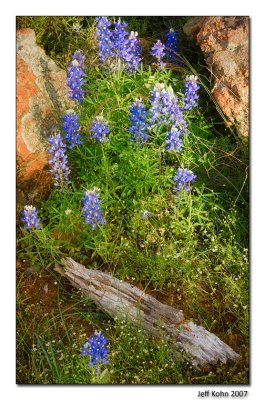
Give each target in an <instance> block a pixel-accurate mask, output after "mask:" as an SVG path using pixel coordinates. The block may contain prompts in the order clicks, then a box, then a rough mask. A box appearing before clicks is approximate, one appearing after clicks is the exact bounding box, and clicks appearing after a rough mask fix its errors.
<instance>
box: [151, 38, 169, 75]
mask: <svg viewBox="0 0 265 400" xmlns="http://www.w3.org/2000/svg"><path fill="white" fill-rule="evenodd" d="M151 55H152V56H154V57H155V58H156V59H157V65H158V68H159V71H161V72H162V71H164V70H165V66H166V63H164V62H163V60H162V58H163V57H164V56H165V46H164V45H163V43H162V42H161V40H158V41H157V42H156V43H155V44H154V46H153V47H152V49H151Z"/></svg>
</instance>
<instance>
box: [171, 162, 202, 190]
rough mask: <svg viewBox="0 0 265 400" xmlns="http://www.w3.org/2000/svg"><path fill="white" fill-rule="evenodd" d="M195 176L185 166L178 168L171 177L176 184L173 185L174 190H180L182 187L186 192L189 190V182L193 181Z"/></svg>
mask: <svg viewBox="0 0 265 400" xmlns="http://www.w3.org/2000/svg"><path fill="white" fill-rule="evenodd" d="M196 178H197V175H195V174H194V173H193V172H192V171H189V170H188V169H187V168H184V169H183V168H178V170H177V173H176V176H175V177H174V178H173V181H174V182H176V183H177V185H176V186H174V190H175V191H176V192H180V191H181V189H184V190H186V191H187V192H188V191H189V190H190V185H189V184H190V183H191V182H194V181H195V179H196Z"/></svg>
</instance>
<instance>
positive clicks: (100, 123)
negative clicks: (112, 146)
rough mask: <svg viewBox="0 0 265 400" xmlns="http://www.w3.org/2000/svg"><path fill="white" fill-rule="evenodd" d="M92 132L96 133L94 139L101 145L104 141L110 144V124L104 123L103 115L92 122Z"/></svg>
mask: <svg viewBox="0 0 265 400" xmlns="http://www.w3.org/2000/svg"><path fill="white" fill-rule="evenodd" d="M90 130H91V131H92V132H94V133H93V134H92V135H91V136H92V138H93V139H97V140H98V141H99V142H100V143H102V142H103V141H105V142H109V139H108V138H107V135H108V133H109V131H110V130H109V128H108V122H107V121H104V118H103V117H102V116H101V115H100V116H97V117H96V119H95V120H94V121H93V122H92V126H91V128H90Z"/></svg>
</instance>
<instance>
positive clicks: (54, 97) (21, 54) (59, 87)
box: [16, 29, 73, 199]
mask: <svg viewBox="0 0 265 400" xmlns="http://www.w3.org/2000/svg"><path fill="white" fill-rule="evenodd" d="M16 83H17V89H16V93H17V103H16V106H17V186H18V189H19V191H20V192H21V191H22V192H24V193H25V192H26V197H27V198H31V199H32V198H34V197H35V196H36V195H39V194H40V193H42V194H44V193H45V192H47V191H49V190H50V187H51V174H50V172H49V171H48V159H49V157H48V153H47V148H48V142H47V138H48V137H49V136H50V134H51V131H52V130H53V129H55V128H58V127H59V125H60V122H61V117H62V116H63V114H64V112H65V110H66V109H67V108H71V107H73V103H72V102H71V101H70V100H69V99H68V87H67V86H66V72H65V71H63V70H62V69H61V68H59V67H58V66H57V65H56V64H55V63H54V61H52V60H51V59H50V58H49V57H47V56H46V54H45V52H44V50H43V49H41V48H40V47H39V46H37V44H36V37H35V33H34V31H33V30H31V29H20V30H18V31H17V81H16Z"/></svg>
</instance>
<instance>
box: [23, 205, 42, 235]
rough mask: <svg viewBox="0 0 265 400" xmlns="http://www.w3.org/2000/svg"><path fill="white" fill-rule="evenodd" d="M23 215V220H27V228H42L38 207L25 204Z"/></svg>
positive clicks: (25, 226)
mask: <svg viewBox="0 0 265 400" xmlns="http://www.w3.org/2000/svg"><path fill="white" fill-rule="evenodd" d="M21 215H22V218H21V221H23V222H25V225H24V228H25V229H30V228H36V229H39V228H41V225H40V223H39V222H40V218H38V211H37V210H36V207H33V206H25V207H24V210H23V211H22V213H21Z"/></svg>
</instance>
